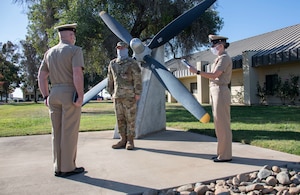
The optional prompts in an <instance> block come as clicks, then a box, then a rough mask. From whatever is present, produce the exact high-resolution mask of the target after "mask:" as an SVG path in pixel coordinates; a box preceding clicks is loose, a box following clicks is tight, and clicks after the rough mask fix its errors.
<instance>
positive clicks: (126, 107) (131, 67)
mask: <svg viewBox="0 0 300 195" xmlns="http://www.w3.org/2000/svg"><path fill="white" fill-rule="evenodd" d="M116 49H117V58H115V59H113V60H112V61H110V63H109V66H108V75H107V77H108V88H107V89H108V92H109V93H110V94H111V95H112V98H113V101H114V108H115V113H116V118H117V125H118V130H119V134H120V137H121V140H120V141H119V142H118V143H117V144H114V145H113V146H112V148H113V149H120V148H126V149H127V150H133V149H134V141H133V140H134V137H135V119H136V112H137V101H138V100H139V99H140V95H141V92H142V78H141V69H140V66H139V64H138V63H137V61H135V60H134V59H132V58H130V57H129V56H128V45H127V44H126V43H125V42H118V43H117V46H116Z"/></svg>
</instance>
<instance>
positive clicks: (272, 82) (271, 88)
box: [266, 74, 278, 95]
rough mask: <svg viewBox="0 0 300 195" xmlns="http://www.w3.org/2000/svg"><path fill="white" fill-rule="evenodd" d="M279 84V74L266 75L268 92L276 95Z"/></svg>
mask: <svg viewBox="0 0 300 195" xmlns="http://www.w3.org/2000/svg"><path fill="white" fill-rule="evenodd" d="M277 84H278V75H277V74H272V75H266V93H267V94H268V95H274V93H275V89H276V85H277Z"/></svg>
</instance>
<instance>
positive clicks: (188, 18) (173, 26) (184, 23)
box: [148, 0, 216, 49]
mask: <svg viewBox="0 0 300 195" xmlns="http://www.w3.org/2000/svg"><path fill="white" fill-rule="evenodd" d="M215 1H216V0H205V1H203V2H201V3H200V4H199V5H197V6H195V7H193V8H191V9H190V10H188V11H187V12H185V13H183V14H181V15H180V16H178V17H177V18H176V19H174V20H173V21H172V22H171V23H169V24H168V25H167V26H165V27H164V28H163V29H161V30H160V31H159V32H158V33H157V34H156V35H155V36H154V37H153V39H152V40H151V42H150V43H149V44H148V47H149V48H150V49H154V48H157V47H159V46H162V45H163V44H165V43H166V42H168V41H169V40H170V39H172V38H173V37H175V36H176V35H178V34H179V33H180V32H181V31H182V30H183V29H185V28H186V27H188V26H190V25H191V24H192V22H193V21H194V20H195V19H197V18H198V17H199V16H200V15H202V14H203V13H204V12H205V10H207V9H208V8H209V7H210V6H211V5H212V4H213V3H214V2H215Z"/></svg>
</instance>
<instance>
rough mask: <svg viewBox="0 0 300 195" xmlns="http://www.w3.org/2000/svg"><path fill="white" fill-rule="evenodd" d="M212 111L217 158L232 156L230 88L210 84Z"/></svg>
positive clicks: (229, 157)
mask: <svg viewBox="0 0 300 195" xmlns="http://www.w3.org/2000/svg"><path fill="white" fill-rule="evenodd" d="M210 92H211V100H212V113H213V118H214V125H215V132H216V136H217V140H218V147H217V155H218V156H219V159H231V158H232V131H231V128H230V102H231V97H230V89H229V88H228V86H227V85H222V86H218V85H215V86H211V87H210Z"/></svg>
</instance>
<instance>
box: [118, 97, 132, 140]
mask: <svg viewBox="0 0 300 195" xmlns="http://www.w3.org/2000/svg"><path fill="white" fill-rule="evenodd" d="M114 107H115V113H116V117H117V124H118V129H119V133H120V134H121V135H122V134H125V135H126V136H133V137H134V136H135V119H136V112H137V104H136V100H135V98H134V97H132V98H116V99H114Z"/></svg>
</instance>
